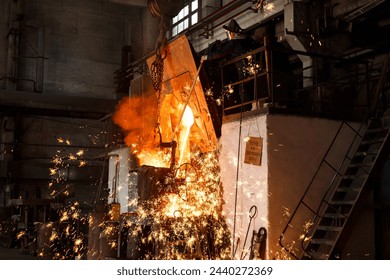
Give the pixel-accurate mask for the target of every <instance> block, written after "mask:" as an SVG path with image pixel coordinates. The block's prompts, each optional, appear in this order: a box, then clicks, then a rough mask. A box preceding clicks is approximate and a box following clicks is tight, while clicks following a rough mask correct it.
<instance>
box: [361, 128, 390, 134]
mask: <svg viewBox="0 0 390 280" xmlns="http://www.w3.org/2000/svg"><path fill="white" fill-rule="evenodd" d="M387 130H388V129H386V128H383V127H377V128H369V129H368V130H367V132H366V134H371V133H378V132H385V131H387Z"/></svg>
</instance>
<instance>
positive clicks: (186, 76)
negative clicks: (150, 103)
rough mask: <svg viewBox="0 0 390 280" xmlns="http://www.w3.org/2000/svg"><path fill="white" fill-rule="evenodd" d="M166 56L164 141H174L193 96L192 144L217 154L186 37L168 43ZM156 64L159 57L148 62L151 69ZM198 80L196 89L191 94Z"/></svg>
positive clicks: (214, 139)
mask: <svg viewBox="0 0 390 280" xmlns="http://www.w3.org/2000/svg"><path fill="white" fill-rule="evenodd" d="M164 53H166V58H165V60H164V76H163V82H162V87H161V98H160V104H161V106H160V108H161V109H160V118H161V119H160V122H161V123H160V124H161V127H162V130H163V131H162V132H163V133H162V136H163V141H164V142H169V141H172V140H174V137H175V135H174V132H175V129H176V127H177V126H178V125H180V115H181V114H182V111H183V110H184V109H185V107H184V105H185V103H186V100H187V99H188V95H189V94H191V96H190V98H189V102H188V105H189V106H190V108H191V109H192V112H193V114H194V117H195V123H194V125H193V126H192V128H191V133H190V141H191V142H192V143H195V144H197V145H198V146H199V148H200V149H201V150H202V152H209V151H213V150H216V148H217V144H218V140H217V137H216V133H215V131H214V127H213V123H212V119H211V116H210V112H209V109H208V107H207V103H206V99H205V96H204V92H203V89H202V85H201V82H200V80H199V77H197V70H198V69H197V67H196V64H195V61H194V58H193V55H192V52H191V48H190V45H189V42H188V40H187V37H186V36H185V35H182V36H180V37H178V38H177V39H176V40H174V41H172V42H171V43H169V44H168V45H167V46H166V47H165V49H164V50H163V54H164ZM155 60H156V56H152V57H150V58H149V59H148V60H147V64H148V67H149V69H150V67H151V64H152V63H153V62H154V61H155ZM195 78H196V82H195V86H194V88H193V91H192V92H191V86H192V84H193V82H194V79H195ZM172 112H174V113H172Z"/></svg>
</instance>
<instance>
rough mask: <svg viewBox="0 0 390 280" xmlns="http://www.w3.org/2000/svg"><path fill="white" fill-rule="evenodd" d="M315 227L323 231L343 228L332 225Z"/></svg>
mask: <svg viewBox="0 0 390 280" xmlns="http://www.w3.org/2000/svg"><path fill="white" fill-rule="evenodd" d="M317 229H318V230H323V231H341V230H342V229H343V228H342V227H334V226H318V227H317Z"/></svg>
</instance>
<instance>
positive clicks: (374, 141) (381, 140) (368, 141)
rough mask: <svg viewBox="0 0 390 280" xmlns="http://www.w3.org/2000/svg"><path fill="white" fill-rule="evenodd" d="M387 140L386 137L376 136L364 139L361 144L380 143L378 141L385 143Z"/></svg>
mask: <svg viewBox="0 0 390 280" xmlns="http://www.w3.org/2000/svg"><path fill="white" fill-rule="evenodd" d="M383 141H385V138H384V137H381V138H375V139H371V140H363V141H362V142H361V143H360V145H370V144H378V143H383Z"/></svg>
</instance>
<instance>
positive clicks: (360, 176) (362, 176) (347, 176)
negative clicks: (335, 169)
mask: <svg viewBox="0 0 390 280" xmlns="http://www.w3.org/2000/svg"><path fill="white" fill-rule="evenodd" d="M367 177H368V175H367V174H360V175H344V176H343V179H351V180H355V179H366V178H367Z"/></svg>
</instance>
